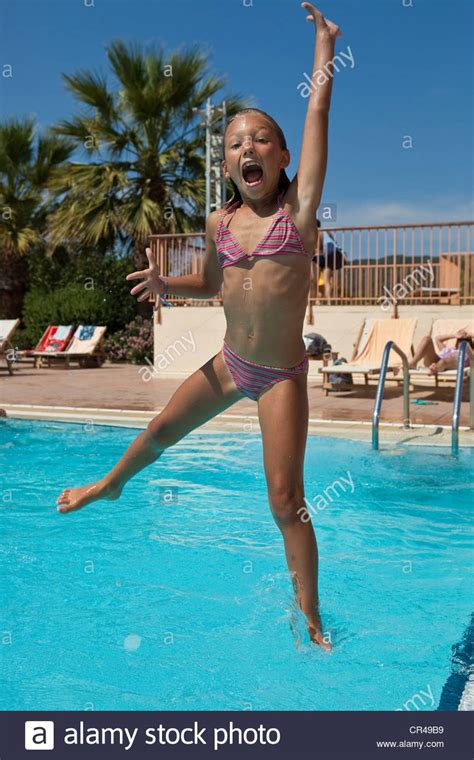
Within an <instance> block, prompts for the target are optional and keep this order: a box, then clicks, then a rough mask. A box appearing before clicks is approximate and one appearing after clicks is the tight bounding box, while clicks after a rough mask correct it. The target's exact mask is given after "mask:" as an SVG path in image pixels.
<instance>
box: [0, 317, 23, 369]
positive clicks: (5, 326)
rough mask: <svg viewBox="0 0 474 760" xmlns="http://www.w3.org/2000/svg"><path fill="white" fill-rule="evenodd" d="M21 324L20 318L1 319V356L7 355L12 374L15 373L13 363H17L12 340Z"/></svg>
mask: <svg viewBox="0 0 474 760" xmlns="http://www.w3.org/2000/svg"><path fill="white" fill-rule="evenodd" d="M19 324H20V320H19V319H0V356H4V357H5V359H6V362H7V366H6V369H8V372H9V373H10V375H13V365H14V363H15V356H14V350H15V349H14V346H12V344H11V342H10V340H11V337H12V335H13V333H14V332H15V330H16V328H17V327H18V325H19Z"/></svg>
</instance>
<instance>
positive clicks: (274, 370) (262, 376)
mask: <svg viewBox="0 0 474 760" xmlns="http://www.w3.org/2000/svg"><path fill="white" fill-rule="evenodd" d="M222 353H223V356H224V361H225V363H226V365H227V367H228V369H229V372H230V374H231V375H232V377H233V379H234V383H235V384H236V386H237V388H238V389H239V391H240V392H241V393H243V394H244V396H247V397H248V398H251V399H253V400H254V401H257V400H258V399H259V397H260V396H261V395H262V393H263V392H264V391H266V390H268V389H269V388H271V387H272V386H273V385H275V383H279V382H281V380H287V379H288V378H292V377H295V376H296V375H301V374H303V373H305V372H307V371H308V357H307V356H305V357H304V359H302V360H301V361H300V363H299V364H297V365H296V366H295V367H268V366H267V365H265V364H256V363H255V362H251V361H250V360H249V359H244V358H243V357H242V356H239V355H238V354H236V353H235V351H232V349H231V348H230V347H229V346H228V345H227V343H226V342H225V341H224V347H223V349H222Z"/></svg>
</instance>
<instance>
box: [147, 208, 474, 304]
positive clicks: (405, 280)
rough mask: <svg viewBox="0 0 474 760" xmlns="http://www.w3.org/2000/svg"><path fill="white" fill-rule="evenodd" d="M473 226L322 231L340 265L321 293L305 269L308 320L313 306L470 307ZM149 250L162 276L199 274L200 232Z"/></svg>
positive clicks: (317, 273)
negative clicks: (337, 251)
mask: <svg viewBox="0 0 474 760" xmlns="http://www.w3.org/2000/svg"><path fill="white" fill-rule="evenodd" d="M473 227H474V222H443V223H436V224H435V223H433V224H400V225H392V226H388V227H384V226H372V227H330V228H325V231H326V232H328V233H329V234H330V235H331V236H332V238H333V239H334V240H335V242H336V245H337V247H338V248H340V249H341V250H342V251H343V252H344V261H343V263H342V267H341V268H340V269H339V270H337V271H334V272H333V273H332V274H331V275H330V277H329V279H330V293H329V294H328V293H326V292H325V289H324V284H323V282H322V281H323V279H324V275H323V274H322V271H321V270H320V268H319V265H318V264H317V263H314V264H313V265H312V268H311V270H312V271H311V287H310V293H309V299H308V306H309V307H310V309H309V314H310V315H311V313H312V309H311V307H312V306H313V305H314V304H316V303H321V304H327V303H330V304H344V305H356V304H357V305H361V304H379V305H380V306H381V308H383V309H388V308H391V307H396V305H397V304H417V303H418V304H419V303H446V304H471V303H473V302H474V263H473V257H474V250H473V247H474V241H473V240H472V231H473ZM151 247H152V249H153V250H154V251H155V252H156V253H157V255H158V262H159V266H160V271H161V272H162V273H163V274H168V275H171V276H179V275H183V274H195V273H199V272H200V271H201V267H202V262H203V259H204V253H205V236H204V233H188V234H184V235H154V236H152V237H151ZM327 279H328V276H327V275H326V280H327ZM318 281H319V282H320V284H319V286H318ZM328 295H329V296H330V297H328ZM170 301H171V302H173V303H175V304H176V305H178V304H183V303H192V304H193V305H210V304H216V303H221V302H222V294H221V293H219V294H217V295H216V296H215V298H212V299H210V300H206V301H203V300H202V299H189V298H183V297H177V296H171V297H170ZM310 319H311V318H310Z"/></svg>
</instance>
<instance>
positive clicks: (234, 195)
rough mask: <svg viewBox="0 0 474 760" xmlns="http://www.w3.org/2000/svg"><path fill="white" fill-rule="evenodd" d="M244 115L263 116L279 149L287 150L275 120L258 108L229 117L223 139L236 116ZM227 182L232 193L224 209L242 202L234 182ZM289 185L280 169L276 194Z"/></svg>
mask: <svg viewBox="0 0 474 760" xmlns="http://www.w3.org/2000/svg"><path fill="white" fill-rule="evenodd" d="M244 113H259V114H261V115H262V116H265V118H266V119H268V121H269V122H270V124H271V125H272V127H273V129H274V130H275V132H276V135H277V137H278V142H279V143H280V148H281V149H282V150H288V148H287V145H286V138H285V135H284V134H283V130H282V128H281V127H280V125H279V124H277V122H276V121H275V119H274V118H273V117H272V116H270V114H268V113H266V112H265V111H262V110H261V109H260V108H243V109H242V110H241V111H238V113H236V114H234V115H233V116H231V117H230V119H228V120H227V123H226V125H225V132H224V137H225V133H226V132H227V129H228V127H229V125H230V124H232V122H233V121H234V120H235V119H237V117H238V116H242V114H244ZM229 182H230V184H231V185H232V190H233V193H232V197H231V198H230V200H228V201H226V203H225V204H224V208H227V206H230V205H231V203H235V202H236V201H241V200H242V196H241V194H240V190H239V188H238V187H237V185H236V184H235V182H234V181H233V180H232V179H230V180H229ZM290 185H291V182H290V179H289V177H288V174H287V173H286V171H285V170H284V169H280V178H279V180H278V193H286V191H287V190H288V188H289V186H290Z"/></svg>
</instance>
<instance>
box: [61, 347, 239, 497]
mask: <svg viewBox="0 0 474 760" xmlns="http://www.w3.org/2000/svg"><path fill="white" fill-rule="evenodd" d="M240 398H242V394H241V393H240V392H239V391H238V390H237V388H236V386H235V383H234V380H233V379H232V376H231V374H230V372H229V370H228V369H227V367H226V365H225V363H224V360H223V358H222V351H220V352H219V353H218V354H216V356H214V357H213V358H212V359H210V360H209V361H208V362H207V363H206V364H204V365H203V366H202V367H201V368H200V369H198V370H197V371H196V372H194V373H193V374H192V375H191V376H190V377H188V378H187V380H185V381H184V383H182V385H180V386H179V388H178V389H177V390H176V391H175V393H174V394H173V395H172V397H171V398H170V400H169V401H168V403H167V404H166V406H165V408H164V409H163V410H162V411H161V412H160V414H158V415H157V416H156V417H155V418H154V419H153V420H152V421H151V422H150V423H149V424H148V427H147V428H146V429H145V430H144V431H143V433H140V435H139V436H138V437H137V438H135V440H134V441H133V443H131V444H130V446H129V447H128V449H127V450H126V452H125V453H124V454H123V456H122V458H121V459H120V460H119V461H118V462H117V464H116V465H115V467H113V469H112V470H111V471H110V472H109V473H108V474H107V475H105V476H104V477H103V478H101V480H98V481H97V482H95V483H91V484H89V485H86V486H80V487H78V488H66V489H65V490H64V491H63V492H62V494H61V496H60V497H59V499H58V500H57V501H58V504H59V507H58V509H59V511H61V512H72V511H74V510H76V509H80V508H81V507H84V506H85V505H86V504H90V503H91V502H92V501H97V500H98V499H117V498H118V497H119V496H120V494H121V492H122V489H123V487H124V485H125V483H127V481H128V480H130V478H133V476H134V475H136V474H137V472H140V470H143V468H144V467H147V466H148V465H149V464H152V462H155V461H156V460H157V459H158V458H159V457H160V456H161V454H162V453H163V451H164V450H165V449H167V448H168V447H169V446H172V445H173V444H174V443H177V441H179V440H181V438H184V436H185V435H187V434H188V433H190V432H191V431H192V430H194V429H195V428H197V427H199V426H200V425H203V424H204V423H205V422H207V421H208V420H210V419H212V418H213V417H215V416H216V414H219V413H220V412H223V411H224V410H225V409H227V408H228V407H229V406H231V405H232V404H234V403H235V402H236V401H238V400H239V399H240Z"/></svg>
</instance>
